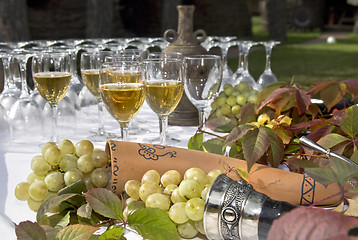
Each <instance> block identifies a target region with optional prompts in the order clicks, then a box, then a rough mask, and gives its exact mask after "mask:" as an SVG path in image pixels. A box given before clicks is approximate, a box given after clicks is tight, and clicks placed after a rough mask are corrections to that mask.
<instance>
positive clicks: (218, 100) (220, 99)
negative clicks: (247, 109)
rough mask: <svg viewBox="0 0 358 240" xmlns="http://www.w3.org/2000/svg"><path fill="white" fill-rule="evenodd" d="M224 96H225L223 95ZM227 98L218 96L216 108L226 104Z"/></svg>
mask: <svg viewBox="0 0 358 240" xmlns="http://www.w3.org/2000/svg"><path fill="white" fill-rule="evenodd" d="M224 95H225V94H224ZM226 100H227V97H226V96H220V95H219V97H218V98H217V103H218V106H219V107H221V106H222V105H224V104H225V103H226Z"/></svg>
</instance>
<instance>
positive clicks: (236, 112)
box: [211, 82, 259, 123]
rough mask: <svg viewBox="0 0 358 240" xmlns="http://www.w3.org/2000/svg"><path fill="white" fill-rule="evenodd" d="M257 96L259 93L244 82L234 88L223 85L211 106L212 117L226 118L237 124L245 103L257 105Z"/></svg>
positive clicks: (229, 85)
mask: <svg viewBox="0 0 358 240" xmlns="http://www.w3.org/2000/svg"><path fill="white" fill-rule="evenodd" d="M258 94H259V92H258V91H257V90H254V89H253V88H252V87H251V86H250V85H248V84H247V83H246V82H240V83H238V84H237V85H235V86H232V85H231V84H229V83H227V84H225V85H224V87H223V90H222V91H221V92H220V93H219V95H218V96H217V97H216V98H215V99H214V101H213V102H212V104H211V109H212V111H215V114H214V115H213V117H222V116H226V117H228V118H230V119H231V120H232V121H233V122H236V123H237V120H238V119H239V118H240V113H241V108H242V106H243V105H244V104H246V103H251V104H254V105H257V98H258Z"/></svg>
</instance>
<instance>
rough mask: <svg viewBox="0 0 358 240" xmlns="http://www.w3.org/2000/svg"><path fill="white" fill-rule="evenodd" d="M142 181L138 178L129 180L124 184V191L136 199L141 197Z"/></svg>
mask: <svg viewBox="0 0 358 240" xmlns="http://www.w3.org/2000/svg"><path fill="white" fill-rule="evenodd" d="M140 186H141V183H140V182H139V181H137V180H128V181H127V182H126V184H124V191H126V193H127V194H128V196H130V197H131V198H134V199H139V188H140Z"/></svg>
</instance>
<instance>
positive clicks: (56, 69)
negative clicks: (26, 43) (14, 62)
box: [32, 52, 71, 142]
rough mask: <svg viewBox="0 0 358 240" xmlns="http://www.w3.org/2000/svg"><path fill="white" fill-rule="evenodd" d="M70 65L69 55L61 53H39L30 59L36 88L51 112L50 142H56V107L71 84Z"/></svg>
mask: <svg viewBox="0 0 358 240" xmlns="http://www.w3.org/2000/svg"><path fill="white" fill-rule="evenodd" d="M70 64H71V59H70V56H69V54H67V53H61V52H48V53H39V54H37V55H35V56H34V57H33V58H32V77H33V79H34V82H35V85H36V88H37V90H38V91H39V93H40V95H41V96H42V97H43V98H44V99H45V100H46V101H47V102H48V103H49V104H50V106H51V110H52V134H51V138H50V141H52V142H58V134H57V119H58V109H57V106H58V103H59V101H61V99H62V98H63V97H64V96H65V94H66V92H67V90H68V88H69V85H70V82H71V68H70Z"/></svg>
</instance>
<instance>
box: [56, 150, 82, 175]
mask: <svg viewBox="0 0 358 240" xmlns="http://www.w3.org/2000/svg"><path fill="white" fill-rule="evenodd" d="M77 160H78V157H77V156H76V155H74V154H65V155H63V156H62V158H61V160H60V163H59V166H60V169H61V170H62V171H64V172H67V171H69V170H72V169H77Z"/></svg>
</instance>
